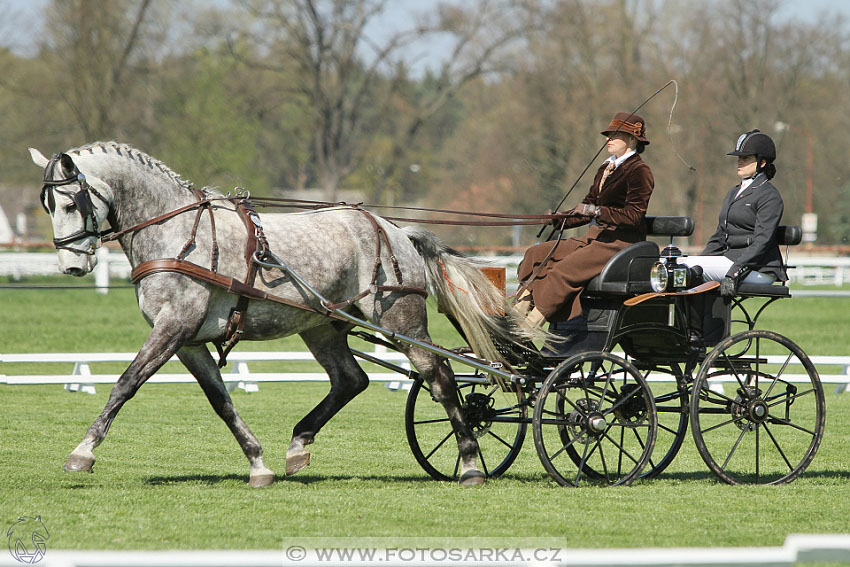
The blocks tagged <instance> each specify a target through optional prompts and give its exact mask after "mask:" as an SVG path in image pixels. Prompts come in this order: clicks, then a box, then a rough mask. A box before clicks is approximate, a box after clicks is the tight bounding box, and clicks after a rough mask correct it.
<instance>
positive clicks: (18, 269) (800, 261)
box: [0, 247, 850, 291]
mask: <svg viewBox="0 0 850 567" xmlns="http://www.w3.org/2000/svg"><path fill="white" fill-rule="evenodd" d="M97 258H98V265H97V267H96V268H95V280H96V285H97V286H98V287H102V288H104V291H105V289H106V288H108V286H109V279H110V278H119V279H124V280H126V279H127V278H129V277H130V263H129V262H128V261H127V258H126V256H124V254H123V253H122V252H120V251H117V250H109V249H107V248H104V247H101V248H99V249H98V251H97ZM476 258H477V259H479V260H482V261H484V262H488V263H490V264H493V265H496V266H506V267H508V268H509V269H508V278H513V279H514V281H513V282H511V283H514V284H515V278H516V266H517V265H518V264H519V262H520V260H522V256H517V255H513V256H477V257H476ZM789 264H790V265H792V266H794V269H792V270H789V272H788V277H789V278H791V280H790V283H791V284H792V285H793V284H799V285H803V286H809V285H835V286H842V285H844V284H847V283H850V257H845V256H804V255H793V254H792V255H791V256H790V258H789ZM511 268H513V269H511ZM58 273H59V263H58V260H57V258H56V254H55V253H52V252H32V253H29V252H5V253H0V276H12V277H13V278H21V277H25V276H50V275H55V274H58Z"/></svg>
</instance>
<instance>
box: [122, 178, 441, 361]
mask: <svg viewBox="0 0 850 567" xmlns="http://www.w3.org/2000/svg"><path fill="white" fill-rule="evenodd" d="M196 194H197V195H198V198H199V199H200V201H198V202H197V203H192V204H191V205H187V206H185V207H181V208H180V209H177V210H175V211H172V212H170V213H167V214H165V215H161V216H159V217H157V218H155V219H151V220H150V221H147V222H145V223H142V224H139V225H136V226H134V227H132V228H129V229H127V230H124V231H121V232H119V233H115V234H113V235H112V238H111V239H114V238H118V237H119V236H121V235H123V234H126V233H128V232H133V231H136V230H139V229H142V228H145V227H146V226H150V225H152V224H156V223H159V222H162V221H164V220H167V219H169V218H171V217H173V216H176V215H178V214H180V213H183V212H185V211H188V210H191V209H193V208H197V209H198V213H197V215H196V217H195V222H194V225H193V227H192V234H191V236H190V238H189V241H188V242H187V243H186V245H185V246H184V247H183V250H182V251H181V253H180V254H179V255H178V257H177V258H163V259H158V260H148V261H147V262H142V263H141V264H139V265H138V266H136V267H135V268H133V271H132V273H131V274H130V281H131V282H132V283H134V284H136V283H138V282H139V281H140V280H142V279H143V278H145V277H147V276H150V275H152V274H158V273H163V272H176V273H179V274H183V275H186V276H189V277H191V278H194V279H198V280H201V281H204V282H207V283H210V284H212V285H215V286H217V287H221V288H224V289H226V290H227V291H228V292H230V293H233V294H235V295H238V296H239V299H238V301H237V302H236V306H235V307H234V308H233V309H232V310H231V312H230V316H229V317H228V320H227V324H226V325H225V333H224V338H223V339H222V340H221V341H219V342H215V343H213V344H214V345H215V347H216V350H218V354H219V363H218V365H219V367H223V366H224V365H225V364H227V355H228V354H229V353H230V351H231V350H232V349H233V347H234V346H236V344H237V343H238V342H239V340H240V339H241V338H242V335H243V329H244V326H245V320H246V312H247V309H248V302H249V300H252V299H256V300H261V301H266V300H267V301H273V302H275V303H279V304H282V305H286V306H289V307H294V308H296V309H301V310H303V311H309V312H311V313H316V314H318V315H323V316H325V317H329V318H331V319H335V320H338V321H343V322H345V323H349V320H348V319H346V318H344V317H341V316H339V315H337V314H336V313H334V311H336V310H337V309H339V308H341V307H348V306H350V305H352V304H354V303H355V302H357V301H359V300H360V299H362V298H364V297H366V296H367V295H369V294H377V293H392V292H397V293H415V294H418V295H421V296H423V297H427V296H428V291H427V290H425V289H423V288H418V287H413V286H407V285H404V280H403V275H402V272H401V268H400V267H399V265H398V261H397V259H396V257H395V254H393V251H392V244H391V243H390V239H389V236H388V235H387V233H386V231H385V230H384V229H383V228H382V227H381V225H380V224H378V221H377V220H376V219H375V218H374V217H373V216H372V214H371V213H370V212H369V211H365V210H363V209H358V210H359V211H360V212H362V213H363V214H364V215H366V218H368V219H369V221H370V222H371V223H372V226H373V228H374V229H375V233H376V236H377V242H376V253H375V266H374V268H373V270H372V281H371V282H370V284H369V287H368V288H366V289H365V290H363V291H361V292H360V293H358V294H356V295H354V296H352V297H350V298H348V299H346V300H345V301H342V302H340V303H333V304H327V305H323V309H322V310H320V309H316V308H314V307H310V306H309V305H305V304H303V303H298V302H296V301H291V300H289V299H286V298H283V297H279V296H276V295H273V294H270V293H268V292H265V291H263V290H261V289H257V288H256V287H254V281H255V280H256V277H257V273H258V272H259V264H258V262H257V261H256V260H255V259H260V261H262V260H263V259H265V258H267V257H268V256H272V255H271V254H270V249H269V243H268V240H267V239H266V236H265V234H264V233H263V227H262V223H261V222H260V218H259V216H258V215H257V213H256V211H255V210H254V207H253V205H252V204H251V202H250V201H248V200H247V199H244V198H243V199H239V200H234V201H232V202H234V203H235V205H236V210H237V212H238V213H239V216H240V218H241V219H242V221H243V223H244V224H245V227H246V229H247V231H248V240H247V243H246V246H245V263H246V270H247V271H246V274H245V279H244V282H243V281H239V280H237V279H235V278H232V277H230V276H224V275H221V274H219V273H218V272H216V269H217V259H218V242H217V240H216V231H215V219H214V216H213V210H212V204H211V201H210V199H208V198H205V197H204V195H203V194H201V193H199V192H196ZM204 209H207V211H208V212H209V215H210V223H211V229H212V239H213V257H212V265H211V269H207V268H203V267H201V266H199V265H197V264H195V263H193V262H189V261H188V260H185V259H184V258H183V256H184V255H185V252H186V251H187V250H188V249H189V247H190V246H191V245H192V243H193V242H194V241H195V239H196V235H197V229H198V224H199V222H200V218H201V215H202V214H203V210H204ZM382 240H383V242H384V243H386V246H387V250H388V251H389V253H390V260H391V262H392V265H393V272H394V273H395V277H396V281H397V282H398V285H377V282H378V274H379V270H380V268H381V266H382V260H381V244H382V243H381V241H382Z"/></svg>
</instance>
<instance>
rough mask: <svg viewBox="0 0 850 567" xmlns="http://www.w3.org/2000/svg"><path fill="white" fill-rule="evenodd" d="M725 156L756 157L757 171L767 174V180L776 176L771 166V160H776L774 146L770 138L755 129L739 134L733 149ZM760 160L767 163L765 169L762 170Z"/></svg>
mask: <svg viewBox="0 0 850 567" xmlns="http://www.w3.org/2000/svg"><path fill="white" fill-rule="evenodd" d="M726 155H727V156H756V161H757V163H758V166H757V171H759V172H760V171H763V170H764V172H765V173H767V174H768V178H772V177H773V176H774V175H775V174H776V166H774V165H773V160H775V159H776V145H775V144H774V143H773V140H772V139H771V138H770V136H768V135H767V134H765V133H763V132H761V131H759V130H757V129H755V130H750V131H749V132H746V133H744V134H741V135H740V136H739V137H738V141H737V142H735V149H734V150H732V151H731V152H729V153H728V154H726ZM762 160H765V161H767V167H765V168H762V166H761V161H762Z"/></svg>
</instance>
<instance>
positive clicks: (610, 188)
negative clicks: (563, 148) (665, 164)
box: [514, 112, 655, 326]
mask: <svg viewBox="0 0 850 567" xmlns="http://www.w3.org/2000/svg"><path fill="white" fill-rule="evenodd" d="M602 135H603V136H606V137H607V138H608V142H607V149H608V153H609V154H611V155H610V156H609V158H608V159H607V160H605V162H603V163H602V165H601V166H600V167H599V170H598V171H597V172H596V176H595V178H594V180H593V184H592V185H591V186H590V191H589V192H588V193H587V196H586V197H585V198H584V199H582V201H581V203H580V204H579V205H578V206H576V207H575V208H573V209H571V210H570V211H567V212H565V213H563V220H562V221H559V223H558V224H559V226H560V225H561V223H563V226H564V227H566V228H573V227H577V226H582V225H585V224H588V223H589V224H590V227H589V228H588V229H587V233H586V234H585V236H584V237H582V238H568V239H566V240H557V241H549V242H543V243H540V244H536V245H534V246H532V247H531V248H529V249H528V250H527V251H526V253H525V256H524V258H523V260H522V263H521V264H520V266H519V270H518V276H519V282H520V288H519V292H518V293H517V299H516V301H515V304H514V309H515V310H516V311H517V312H518V313H519V314H520V315H521V316H523V317H526V320H527V322H528V323H529V324H531V325H532V326H539V325H542V324H543V322H544V320H546V321H550V322H559V321H566V320H569V319H572V318H573V317H577V316H579V315H581V311H582V308H581V302H580V300H579V297H580V295H581V292H582V290H583V289H584V288H585V286H586V285H587V283H588V282H589V281H590V280H591V279H593V277H594V276H596V275H598V274H599V273H600V272H601V271H602V268H603V267H604V266H605V264H606V262H608V260H610V259H611V257H612V256H614V254H616V253H617V252H619V251H620V250H622V249H624V248H626V247H628V246H629V245H631V244H633V243H635V242H639V241H641V240H645V239H646V226H645V224H644V216H645V215H646V208H647V205H648V204H649V197H650V195H651V194H652V189H653V187H654V186H655V181H654V179H653V177H652V171H651V170H650V169H649V166H648V165H647V164H646V162H644V161H643V160H642V159H641V156H640V154H641V153H642V152H643V150H644V148H645V147H646V146H647V145H648V144H649V140H648V139H647V137H646V123H645V122H644V120H643V118H641V117H640V116H638V115H636V114H629V113H627V112H618V113H617V114H616V115H614V118H613V119H612V120H611V123H610V124H609V125H608V127H607V128H606V129H605V130H603V131H602Z"/></svg>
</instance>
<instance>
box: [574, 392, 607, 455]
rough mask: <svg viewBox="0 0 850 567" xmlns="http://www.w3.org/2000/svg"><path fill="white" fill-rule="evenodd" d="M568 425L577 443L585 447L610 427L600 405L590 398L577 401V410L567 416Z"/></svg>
mask: <svg viewBox="0 0 850 567" xmlns="http://www.w3.org/2000/svg"><path fill="white" fill-rule="evenodd" d="M567 424H568V425H567V427H568V428H569V430H570V433H571V434H572V435H571V437H572V438H573V439H575V440H576V443H582V444H585V445H586V444H588V443H590V442H591V440H592V438H595V437H598V436H599V435H600V433H601V432H603V431H605V429H606V428H607V427H608V424H607V422H606V421H605V418H604V417H602V414H601V413H599V403H598V402H597V401H596V400H591V399H589V398H582V399H580V400H576V409H574V410H573V411H571V412H570V413H569V415H567ZM597 428H599V429H597Z"/></svg>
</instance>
